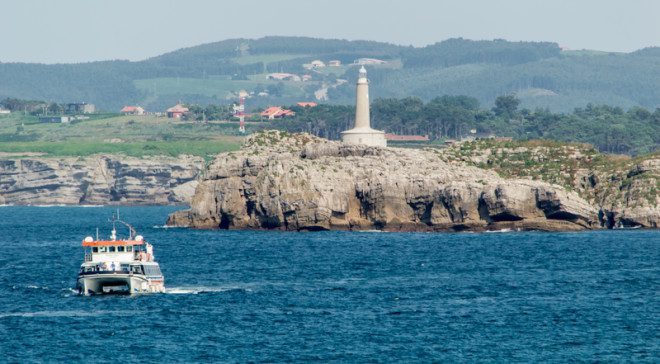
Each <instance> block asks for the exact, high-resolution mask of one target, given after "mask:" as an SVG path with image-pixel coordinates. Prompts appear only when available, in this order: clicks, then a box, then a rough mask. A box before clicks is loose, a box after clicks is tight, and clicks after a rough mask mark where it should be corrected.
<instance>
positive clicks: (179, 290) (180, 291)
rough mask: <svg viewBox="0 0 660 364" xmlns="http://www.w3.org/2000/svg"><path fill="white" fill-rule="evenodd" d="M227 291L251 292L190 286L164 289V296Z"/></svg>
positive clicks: (230, 288) (228, 288)
mask: <svg viewBox="0 0 660 364" xmlns="http://www.w3.org/2000/svg"><path fill="white" fill-rule="evenodd" d="M229 291H244V292H251V291H252V290H251V289H249V288H244V287H238V286H225V287H205V286H192V287H170V288H165V294H200V293H218V292H229Z"/></svg>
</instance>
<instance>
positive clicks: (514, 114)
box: [269, 95, 660, 155]
mask: <svg viewBox="0 0 660 364" xmlns="http://www.w3.org/2000/svg"><path fill="white" fill-rule="evenodd" d="M290 108H291V109H292V110H294V111H295V112H296V115H295V117H293V118H288V119H281V120H277V121H274V122H273V123H272V125H270V126H269V127H275V128H277V129H281V130H286V131H289V132H309V133H312V134H314V135H317V136H320V137H324V138H329V139H339V138H340V136H341V134H340V133H341V132H342V131H344V130H347V129H349V128H351V127H352V125H353V122H354V112H355V111H354V107H353V106H345V105H319V106H317V107H312V108H309V107H306V108H304V107H298V106H292V107H290ZM371 119H372V127H373V128H376V129H379V130H385V131H386V132H388V133H394V134H400V135H427V136H429V138H430V139H431V140H432V141H438V140H444V139H461V138H465V137H469V136H477V137H479V136H481V137H486V136H500V137H512V138H515V139H521V140H528V139H551V140H559V141H568V142H584V143H591V144H593V145H595V146H596V147H597V148H598V149H599V150H601V151H603V152H609V153H622V154H631V155H637V154H643V153H648V152H653V151H657V150H658V149H659V146H660V109H655V110H654V111H650V110H647V109H645V108H641V107H633V108H630V109H629V110H627V111H624V110H623V109H622V108H620V107H615V106H608V105H592V104H588V105H587V106H586V107H583V108H576V109H575V110H573V112H570V113H553V112H551V111H549V110H548V109H542V108H537V109H534V110H530V109H527V108H520V100H519V99H517V98H516V97H515V96H514V95H504V96H500V97H498V98H497V99H496V101H495V106H494V107H493V108H491V109H485V108H482V107H480V105H479V101H478V100H477V99H476V98H473V97H469V96H440V97H436V98H433V99H431V100H430V101H428V102H424V101H423V100H422V99H420V98H416V97H406V98H401V99H398V98H386V99H376V100H374V101H373V102H372V104H371Z"/></svg>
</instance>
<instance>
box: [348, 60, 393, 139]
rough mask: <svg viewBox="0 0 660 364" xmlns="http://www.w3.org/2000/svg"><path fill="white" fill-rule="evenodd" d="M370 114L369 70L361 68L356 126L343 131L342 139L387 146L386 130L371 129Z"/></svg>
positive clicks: (356, 103)
mask: <svg viewBox="0 0 660 364" xmlns="http://www.w3.org/2000/svg"><path fill="white" fill-rule="evenodd" d="M370 124H371V121H370V116H369V81H368V80H367V70H366V69H364V66H363V67H362V68H360V75H359V77H358V81H357V94H356V98H355V127H354V128H353V129H350V130H346V131H343V132H342V133H341V140H342V141H343V142H344V143H346V144H356V145H368V146H374V147H386V146H387V140H385V132H384V131H380V130H375V129H371V125H370Z"/></svg>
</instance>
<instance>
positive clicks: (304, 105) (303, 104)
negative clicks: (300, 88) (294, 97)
mask: <svg viewBox="0 0 660 364" xmlns="http://www.w3.org/2000/svg"><path fill="white" fill-rule="evenodd" d="M297 105H298V106H302V107H314V106H316V105H318V104H317V103H315V102H311V101H310V102H299V103H298V104H297Z"/></svg>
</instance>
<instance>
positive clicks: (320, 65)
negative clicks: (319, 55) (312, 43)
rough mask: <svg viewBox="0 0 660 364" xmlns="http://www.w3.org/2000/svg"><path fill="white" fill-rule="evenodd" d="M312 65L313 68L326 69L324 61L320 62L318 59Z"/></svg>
mask: <svg viewBox="0 0 660 364" xmlns="http://www.w3.org/2000/svg"><path fill="white" fill-rule="evenodd" d="M310 65H311V66H312V68H323V67H325V63H323V61H321V60H318V59H315V60H313V61H312V63H310Z"/></svg>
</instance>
